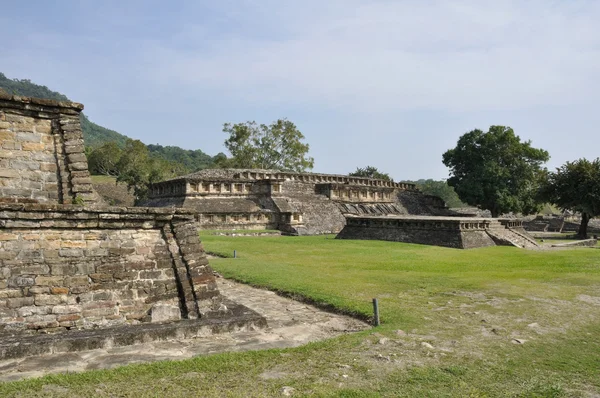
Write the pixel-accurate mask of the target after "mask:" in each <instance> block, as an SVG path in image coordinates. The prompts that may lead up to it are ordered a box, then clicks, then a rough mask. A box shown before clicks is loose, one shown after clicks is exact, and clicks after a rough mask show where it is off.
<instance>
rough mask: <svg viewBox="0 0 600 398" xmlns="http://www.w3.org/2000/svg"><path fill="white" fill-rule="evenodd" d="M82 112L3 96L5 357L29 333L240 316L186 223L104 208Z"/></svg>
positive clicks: (171, 214) (164, 215)
mask: <svg viewBox="0 0 600 398" xmlns="http://www.w3.org/2000/svg"><path fill="white" fill-rule="evenodd" d="M82 109H83V106H82V105H81V104H77V103H71V102H58V101H52V100H42V99H35V98H26V97H17V96H10V95H6V94H2V93H0V341H1V343H0V344H4V345H2V347H0V354H1V355H0V357H2V358H4V357H6V356H7V355H8V356H10V355H19V354H18V352H17V351H19V350H20V348H19V347H25V346H27V344H25V343H24V340H19V338H20V337H18V336H23V335H27V334H36V333H37V332H61V331H62V332H66V331H70V330H71V331H72V330H79V329H96V328H104V327H113V326H114V327H117V326H125V325H142V324H152V323H157V322H165V321H175V320H180V319H199V318H215V317H220V316H226V315H228V312H229V313H231V310H232V309H233V308H237V307H235V305H231V304H228V305H227V306H226V307H223V306H222V305H221V304H222V302H221V301H220V300H221V299H222V297H221V296H220V294H219V290H218V288H217V285H216V283H215V277H214V275H213V272H212V270H211V269H210V267H209V265H208V261H207V259H206V256H205V254H204V250H203V248H202V245H201V244H200V241H199V237H198V230H197V223H196V221H195V216H194V214H193V212H190V211H188V210H185V209H164V208H163V209H159V208H120V207H107V206H105V205H104V204H103V203H102V202H101V200H100V199H99V197H98V195H97V194H96V193H95V192H94V190H93V188H92V184H91V181H90V176H89V172H88V167H87V159H86V157H85V154H84V143H83V136H82V132H81V126H80V122H79V116H80V112H81V110H82ZM223 308H227V310H223ZM238 309H239V308H238ZM246 310H247V309H246ZM239 314H242V315H248V316H249V317H250V318H249V319H254V321H256V322H257V323H261V322H264V319H263V318H261V317H257V314H255V313H254V314H252V313H251V312H248V311H245V310H243V309H241V310H240V311H238V315H239ZM255 315H256V316H255ZM253 317H254V318H253ZM261 319H262V320H261ZM10 336H17V337H16V338H17V340H15V343H14V344H12V343H11V344H12V345H10V344H9V343H8V342H11V341H12V340H11V337H10ZM127 341H128V342H129V343H133V342H136V337H135V336H134V337H132V338H131V339H129V340H127ZM113 343H114V341H113V342H112V343H111V344H113ZM7 344H8V345H7ZM30 347H33V348H34V349H36V348H35V347H38V348H39V347H41V346H40V345H39V344H37V345H36V344H30ZM40 349H41V348H40ZM15 350H16V351H15ZM19 352H21V351H19Z"/></svg>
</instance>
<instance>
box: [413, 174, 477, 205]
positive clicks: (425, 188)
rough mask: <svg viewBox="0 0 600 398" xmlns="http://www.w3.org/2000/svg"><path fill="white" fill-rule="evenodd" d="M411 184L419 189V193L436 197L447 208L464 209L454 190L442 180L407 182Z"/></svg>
mask: <svg viewBox="0 0 600 398" xmlns="http://www.w3.org/2000/svg"><path fill="white" fill-rule="evenodd" d="M408 182H412V183H413V184H415V185H416V186H417V188H419V190H420V191H421V192H423V193H424V194H426V195H433V196H438V197H440V198H442V199H443V200H444V202H446V206H448V207H465V206H466V205H465V203H463V202H462V201H461V200H460V198H459V197H458V195H457V194H456V191H455V190H454V188H452V187H451V186H450V185H448V183H447V182H446V181H444V180H441V181H437V180H432V179H427V180H423V179H422V180H418V181H408Z"/></svg>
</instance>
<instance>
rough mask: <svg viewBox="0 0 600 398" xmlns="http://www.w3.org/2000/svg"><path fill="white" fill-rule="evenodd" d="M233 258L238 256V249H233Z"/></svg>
mask: <svg viewBox="0 0 600 398" xmlns="http://www.w3.org/2000/svg"><path fill="white" fill-rule="evenodd" d="M233 258H237V250H234V251H233Z"/></svg>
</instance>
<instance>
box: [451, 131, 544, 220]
mask: <svg viewBox="0 0 600 398" xmlns="http://www.w3.org/2000/svg"><path fill="white" fill-rule="evenodd" d="M549 158H550V156H549V155H548V152H547V151H545V150H543V149H537V148H533V147H532V146H531V142H530V141H526V142H521V139H520V138H519V136H517V135H515V133H514V131H513V129H511V128H510V127H505V126H491V127H490V129H489V130H488V131H487V132H484V131H481V130H473V131H470V132H468V133H466V134H464V135H463V136H461V137H460V138H459V140H458V143H457V144H456V147H455V148H453V149H450V150H448V151H447V152H446V153H444V155H443V161H444V164H445V165H446V166H447V167H448V168H449V169H450V175H451V177H450V178H449V179H448V184H449V185H450V186H452V187H454V189H455V190H456V193H457V194H458V196H459V198H460V199H461V200H462V201H463V202H465V203H467V204H469V205H471V206H478V207H480V208H482V209H486V210H489V211H490V212H491V213H492V216H493V217H498V215H500V214H502V213H507V212H518V213H523V214H531V213H535V212H537V211H538V210H539V209H540V204H539V202H538V196H537V193H538V189H539V185H540V183H541V181H542V176H543V174H544V169H542V165H543V164H544V163H545V162H547V161H548V159H549Z"/></svg>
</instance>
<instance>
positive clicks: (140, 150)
mask: <svg viewBox="0 0 600 398" xmlns="http://www.w3.org/2000/svg"><path fill="white" fill-rule="evenodd" d="M92 155H93V152H92ZM115 169H116V170H117V182H123V183H125V184H127V188H128V189H129V190H130V191H131V192H132V193H133V196H134V197H135V203H136V204H139V203H141V202H142V201H144V200H145V199H146V198H147V197H148V189H149V188H150V185H151V184H154V183H157V182H159V181H164V180H167V179H169V178H173V177H176V176H179V175H182V174H185V169H184V168H183V166H182V165H181V164H180V163H176V162H169V161H168V160H165V159H163V158H159V157H156V156H152V155H151V154H150V151H149V150H148V147H147V146H146V145H144V144H143V143H142V142H141V141H139V140H129V141H127V143H126V144H125V148H124V149H123V151H122V152H121V155H120V157H119V159H118V161H117V163H116V165H115Z"/></svg>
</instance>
